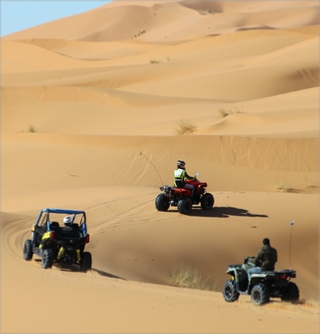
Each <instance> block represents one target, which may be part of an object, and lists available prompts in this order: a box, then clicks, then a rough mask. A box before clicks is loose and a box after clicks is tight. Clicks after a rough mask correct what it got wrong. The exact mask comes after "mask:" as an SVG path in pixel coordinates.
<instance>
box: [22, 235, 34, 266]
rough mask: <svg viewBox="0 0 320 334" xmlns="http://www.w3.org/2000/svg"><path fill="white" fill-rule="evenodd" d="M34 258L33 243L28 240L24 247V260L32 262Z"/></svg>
mask: <svg viewBox="0 0 320 334" xmlns="http://www.w3.org/2000/svg"><path fill="white" fill-rule="evenodd" d="M32 256H33V250H32V241H31V240H30V239H28V240H26V241H25V243H24V246H23V258H24V259H25V260H26V261H30V260H31V259H32Z"/></svg>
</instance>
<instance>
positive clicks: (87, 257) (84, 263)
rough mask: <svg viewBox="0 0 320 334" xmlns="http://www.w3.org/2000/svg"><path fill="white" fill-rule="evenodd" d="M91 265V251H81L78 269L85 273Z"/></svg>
mask: <svg viewBox="0 0 320 334" xmlns="http://www.w3.org/2000/svg"><path fill="white" fill-rule="evenodd" d="M91 266H92V256H91V253H89V252H83V254H82V260H81V262H80V270H81V271H83V272H85V273H86V272H87V271H88V270H91Z"/></svg>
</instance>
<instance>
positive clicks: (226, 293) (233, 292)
mask: <svg viewBox="0 0 320 334" xmlns="http://www.w3.org/2000/svg"><path fill="white" fill-rule="evenodd" d="M222 294H223V297H224V299H225V301H226V302H228V303H232V302H235V301H236V300H238V299H239V295H240V294H239V293H238V292H237V288H236V282H235V281H234V280H231V279H229V280H227V281H225V283H224V285H223V289H222Z"/></svg>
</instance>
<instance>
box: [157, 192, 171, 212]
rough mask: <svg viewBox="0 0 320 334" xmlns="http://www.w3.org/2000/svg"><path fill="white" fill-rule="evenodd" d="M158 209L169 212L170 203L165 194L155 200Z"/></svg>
mask: <svg viewBox="0 0 320 334" xmlns="http://www.w3.org/2000/svg"><path fill="white" fill-rule="evenodd" d="M155 205H156V209H157V210H158V211H168V209H169V207H170V201H169V198H168V196H166V195H165V194H159V195H158V196H157V197H156V200H155Z"/></svg>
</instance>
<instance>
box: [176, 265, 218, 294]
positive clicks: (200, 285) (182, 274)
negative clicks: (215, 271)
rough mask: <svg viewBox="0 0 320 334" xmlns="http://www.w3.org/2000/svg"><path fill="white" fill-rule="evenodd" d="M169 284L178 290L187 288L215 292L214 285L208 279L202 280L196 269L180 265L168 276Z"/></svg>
mask: <svg viewBox="0 0 320 334" xmlns="http://www.w3.org/2000/svg"><path fill="white" fill-rule="evenodd" d="M170 279H171V284H172V285H174V286H177V287H180V288H189V289H197V290H209V291H215V289H216V283H215V282H214V281H213V280H212V279H210V278H206V279H204V278H203V277H202V276H201V274H200V272H199V271H198V269H194V268H191V267H190V266H184V265H183V264H181V265H180V266H179V268H177V269H175V270H174V272H173V274H172V275H170Z"/></svg>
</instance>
